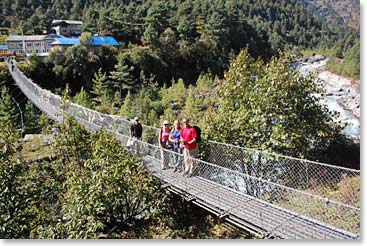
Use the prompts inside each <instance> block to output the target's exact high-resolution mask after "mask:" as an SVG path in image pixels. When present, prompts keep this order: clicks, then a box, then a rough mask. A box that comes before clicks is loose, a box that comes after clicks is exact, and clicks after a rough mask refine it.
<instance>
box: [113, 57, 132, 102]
mask: <svg viewBox="0 0 367 246" xmlns="http://www.w3.org/2000/svg"><path fill="white" fill-rule="evenodd" d="M133 70H134V67H129V65H127V64H125V61H124V59H123V58H120V60H119V61H118V63H117V64H116V65H115V70H114V71H112V72H111V75H110V78H111V79H112V84H113V87H114V88H116V89H118V90H119V91H120V94H121V95H122V90H124V89H128V90H133V89H135V88H136V87H137V82H136V81H135V79H134V78H133V77H132V75H131V72H132V71H133Z"/></svg>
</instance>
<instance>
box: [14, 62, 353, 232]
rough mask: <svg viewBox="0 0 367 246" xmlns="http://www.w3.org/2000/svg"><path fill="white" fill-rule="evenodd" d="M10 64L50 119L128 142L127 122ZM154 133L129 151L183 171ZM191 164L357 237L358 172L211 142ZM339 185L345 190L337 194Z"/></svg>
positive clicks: (148, 130) (203, 174)
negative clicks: (68, 118)
mask: <svg viewBox="0 0 367 246" xmlns="http://www.w3.org/2000/svg"><path fill="white" fill-rule="evenodd" d="M8 66H9V71H11V74H12V76H13V78H14V80H15V81H16V83H17V84H18V86H19V87H20V89H21V90H22V91H23V93H24V94H25V95H26V96H27V97H28V98H29V100H31V101H32V102H33V103H34V104H35V105H36V106H37V107H39V108H40V109H41V110H42V111H43V112H44V113H46V114H47V115H49V116H50V117H51V118H52V119H54V120H57V121H62V119H63V116H64V114H67V115H72V116H74V117H75V118H76V119H77V120H78V121H79V122H80V123H82V124H83V125H85V126H87V127H88V128H89V129H91V130H95V131H98V130H100V129H105V130H106V131H108V132H110V133H113V134H116V136H117V137H118V139H119V140H120V141H121V142H122V143H123V144H126V143H127V140H128V138H129V129H130V124H131V123H130V121H129V120H128V119H126V118H123V117H120V116H115V115H107V114H103V113H100V112H97V111H95V110H91V109H88V108H85V107H82V106H80V105H77V104H74V103H71V102H67V103H65V102H63V100H62V99H61V97H60V96H58V95H55V94H53V93H51V92H50V91H48V90H44V89H42V88H41V87H39V86H38V85H36V84H35V83H33V82H32V81H31V80H30V79H29V78H27V77H26V76H25V75H24V74H23V73H22V72H21V71H20V70H19V69H18V68H17V67H15V68H14V71H12V70H11V65H10V64H8ZM158 133H159V129H158V128H155V127H151V126H145V125H144V126H143V142H141V141H138V140H136V141H135V145H134V146H132V147H131V149H132V150H134V151H135V152H133V153H134V154H137V155H139V156H147V155H148V156H151V157H152V158H154V159H156V160H157V161H158V162H157V163H160V160H161V159H162V158H168V159H169V165H170V166H171V167H173V166H175V167H176V165H177V166H179V167H180V168H182V165H183V156H182V155H181V154H177V153H175V152H172V151H169V150H166V149H161V148H158V146H157V142H158ZM194 161H195V163H196V176H198V177H200V178H203V179H205V180H208V181H211V182H215V183H216V184H218V185H221V186H225V187H228V188H230V189H232V190H235V191H238V192H241V193H243V194H246V195H250V196H253V197H256V198H258V199H261V200H263V201H266V202H268V203H271V204H274V205H276V206H279V207H282V208H286V209H289V210H291V211H294V212H296V213H299V214H301V215H303V216H307V217H309V218H313V219H315V220H317V221H321V222H324V223H328V224H330V225H333V226H335V227H337V228H340V229H343V230H347V231H350V232H352V233H356V234H359V231H360V229H359V221H360V208H359V207H360V192H359V187H360V180H359V179H360V171H358V170H353V169H348V168H342V167H336V166H332V165H328V164H324V163H317V162H312V161H308V160H302V159H297V158H292V157H287V156H282V155H277V154H272V153H267V152H264V151H258V150H254V149H249V148H243V147H239V146H234V145H230V144H226V143H218V142H215V141H210V140H204V141H203V142H202V143H201V144H200V157H199V159H195V160H194ZM174 178H175V179H174V180H173V182H174V184H175V185H179V182H183V185H185V182H187V179H186V178H183V177H182V173H180V172H177V173H175V175H174ZM341 186H343V189H342V190H343V192H340V191H339V192H336V191H337V189H340V187H341ZM184 187H186V186H184ZM341 193H342V194H341ZM333 194H337V195H333Z"/></svg>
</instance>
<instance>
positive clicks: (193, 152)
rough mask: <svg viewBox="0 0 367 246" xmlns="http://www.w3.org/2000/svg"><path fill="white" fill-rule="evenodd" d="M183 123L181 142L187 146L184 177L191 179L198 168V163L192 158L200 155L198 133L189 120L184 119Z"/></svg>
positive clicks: (185, 149) (184, 152)
mask: <svg viewBox="0 0 367 246" xmlns="http://www.w3.org/2000/svg"><path fill="white" fill-rule="evenodd" d="M182 123H183V125H184V127H183V128H182V129H181V132H180V140H181V142H182V143H184V146H185V148H184V151H183V154H184V163H185V171H184V174H183V175H187V176H188V177H191V176H192V175H193V174H194V171H195V168H196V162H195V161H194V160H193V159H192V158H196V156H197V155H198V153H199V148H198V145H197V143H196V138H197V133H196V130H195V128H194V127H192V126H191V125H190V123H189V119H188V118H183V119H182Z"/></svg>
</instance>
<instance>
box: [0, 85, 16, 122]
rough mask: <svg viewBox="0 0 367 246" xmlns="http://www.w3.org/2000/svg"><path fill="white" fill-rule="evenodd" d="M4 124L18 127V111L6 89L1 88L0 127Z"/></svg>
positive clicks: (4, 87)
mask: <svg viewBox="0 0 367 246" xmlns="http://www.w3.org/2000/svg"><path fill="white" fill-rule="evenodd" d="M5 124H12V125H13V126H16V125H19V110H18V109H17V106H16V104H15V103H14V102H13V99H12V98H11V96H10V95H9V90H8V88H7V87H6V86H3V87H2V88H1V97H0V125H2V126H3V125H5Z"/></svg>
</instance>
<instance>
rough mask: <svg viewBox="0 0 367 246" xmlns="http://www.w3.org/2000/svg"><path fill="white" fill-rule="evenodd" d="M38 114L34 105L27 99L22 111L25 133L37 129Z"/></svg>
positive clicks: (33, 131)
mask: <svg viewBox="0 0 367 246" xmlns="http://www.w3.org/2000/svg"><path fill="white" fill-rule="evenodd" d="M39 116H40V113H38V112H37V109H36V107H35V106H34V105H33V103H32V102H31V101H29V100H28V101H27V104H26V106H25V112H24V128H25V129H24V131H25V133H35V132H36V131H38V130H39V127H40V126H39Z"/></svg>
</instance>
